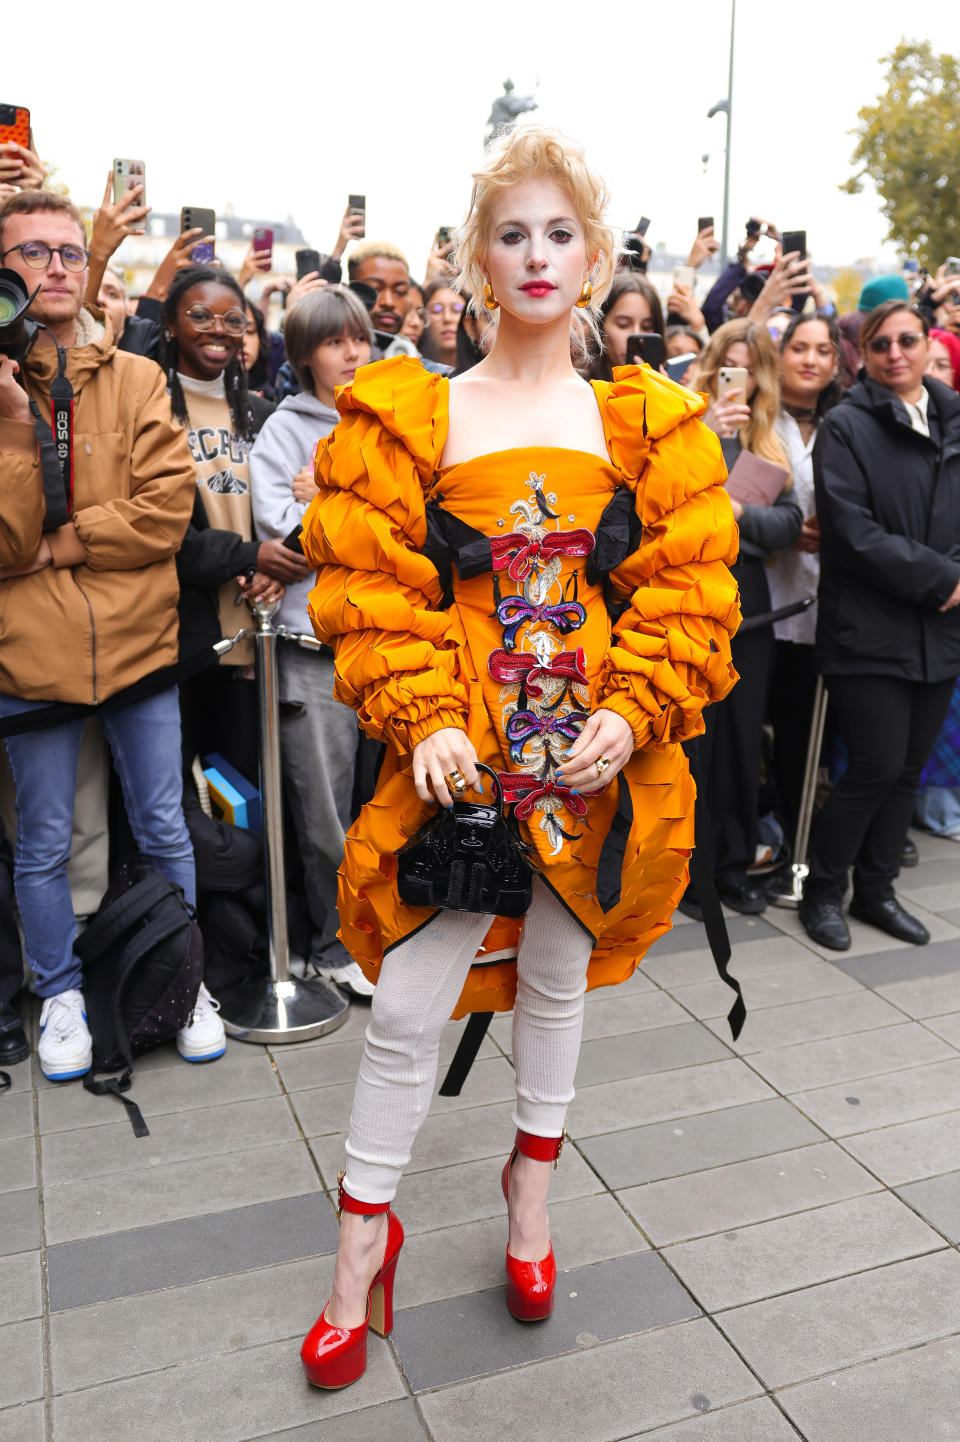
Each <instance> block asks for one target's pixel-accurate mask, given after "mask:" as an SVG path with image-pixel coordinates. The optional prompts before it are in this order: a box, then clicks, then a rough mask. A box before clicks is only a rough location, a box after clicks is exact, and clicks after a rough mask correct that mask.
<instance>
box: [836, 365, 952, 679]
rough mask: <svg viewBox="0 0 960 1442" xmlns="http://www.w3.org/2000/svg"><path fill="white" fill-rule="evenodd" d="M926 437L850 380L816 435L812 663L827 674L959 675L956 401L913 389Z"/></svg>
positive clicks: (892, 404) (880, 389) (933, 389)
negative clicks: (923, 406)
mask: <svg viewBox="0 0 960 1442" xmlns="http://www.w3.org/2000/svg"><path fill="white" fill-rule="evenodd" d="M924 385H925V386H926V389H927V392H928V395H929V402H928V411H927V416H928V420H929V424H930V438H929V439H928V438H927V437H926V436H924V435H922V434H921V433H920V432H919V431H915V430H914V429H913V427H912V426H911V424H910V417H909V414H908V412H907V409H906V407H905V406H904V404H903V402H902V401H900V400H899V399H898V398H897V396H896V395H895V394H894V393H893V391H891V390H888V389H887V387H886V386H882V385H879V384H877V382H876V381H871V380H868V379H865V380H861V381H858V382H857V384H856V385H854V386H852V387H851V389H850V390H849V391H848V392H847V393H846V395H845V396H844V398H843V400H842V401H841V402H840V404H839V405H838V406H836V407H835V408H834V409H833V410H832V411H831V412H830V414H829V415H828V416H827V417H826V419H825V420H824V422H823V424H822V425H821V426H820V430H819V433H818V435H817V443H816V446H815V447H814V452H813V470H814V483H815V486H816V493H817V516H818V518H819V521H820V532H821V549H820V612H819V619H818V623H817V661H818V664H819V668H820V670H821V671H822V672H823V673H824V674H825V675H827V676H830V675H839V674H842V675H861V676H862V675H881V676H899V677H902V678H903V679H904V680H907V681H945V680H947V679H948V678H949V677H951V676H957V675H960V607H954V608H953V609H952V610H950V611H947V612H941V611H940V609H939V608H940V607H941V606H942V605H943V603H944V602H945V601H946V600H947V599H948V598H949V597H950V596H951V595H952V593H953V591H954V589H955V587H956V585H957V583H958V582H960V397H958V396H957V394H956V393H955V392H954V391H953V390H951V389H950V387H949V386H945V385H943V384H942V383H941V382H940V381H938V380H933V379H931V378H930V377H927V378H926V379H925V381H924Z"/></svg>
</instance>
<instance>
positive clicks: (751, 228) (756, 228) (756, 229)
mask: <svg viewBox="0 0 960 1442" xmlns="http://www.w3.org/2000/svg"><path fill="white" fill-rule="evenodd" d="M760 230H761V222H760V221H759V220H753V219H750V220H748V221H747V235H748V236H754V235H759V234H760Z"/></svg>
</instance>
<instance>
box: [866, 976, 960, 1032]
mask: <svg viewBox="0 0 960 1442" xmlns="http://www.w3.org/2000/svg"><path fill="white" fill-rule="evenodd" d="M879 990H880V995H881V996H883V997H885V998H886V999H887V1000H888V1001H889V1002H890V1003H891V1004H892V1005H893V1006H898V1007H899V1008H900V1010H901V1011H904V1012H906V1014H907V1016H912V1017H916V1018H918V1019H919V1020H923V1019H924V1018H925V1017H934V1016H942V1015H943V1014H944V1013H945V1012H954V1011H958V1010H960V975H958V974H957V973H956V972H947V973H945V974H943V975H941V976H917V977H915V978H914V979H913V980H909V981H894V982H891V983H890V985H889V986H883V987H880V989H879Z"/></svg>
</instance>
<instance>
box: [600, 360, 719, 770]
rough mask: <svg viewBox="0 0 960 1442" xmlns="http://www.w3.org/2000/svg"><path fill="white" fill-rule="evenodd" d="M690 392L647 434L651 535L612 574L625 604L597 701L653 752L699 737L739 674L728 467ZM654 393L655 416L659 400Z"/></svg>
mask: <svg viewBox="0 0 960 1442" xmlns="http://www.w3.org/2000/svg"><path fill="white" fill-rule="evenodd" d="M656 382H657V385H658V386H659V384H660V378H659V377H657V378H656ZM665 384H667V385H669V382H667V383H665ZM683 396H684V397H685V398H686V399H687V400H688V401H690V402H693V406H692V407H690V408H688V409H687V410H686V412H684V413H682V418H681V419H679V421H678V422H677V423H676V424H669V425H668V426H664V425H663V422H662V420H661V428H660V429H661V433H660V434H657V433H656V431H657V427H656V425H655V424H652V425H651V427H650V429H649V430H648V431H647V434H646V437H645V442H644V446H643V452H644V461H643V464H642V468H641V469H640V473H639V475H638V477H637V480H636V507H637V514H638V515H639V517H640V520H641V522H642V526H643V531H642V536H641V541H640V545H639V547H638V548H637V549H636V550H635V551H634V552H633V553H632V554H631V555H630V556H628V557H627V559H626V560H625V561H624V562H623V563H622V564H621V565H620V566H618V567H617V568H616V570H614V571H613V572H611V581H612V582H613V586H614V589H615V592H616V594H617V595H618V596H619V597H620V598H621V599H622V600H624V601H626V602H627V606H626V610H625V611H624V612H623V614H622V615H621V616H620V617H619V619H618V620H617V622H616V624H615V625H614V627H613V636H612V640H611V646H610V649H609V651H608V652H607V655H606V657H605V658H604V661H603V665H602V668H601V671H600V675H599V677H598V680H597V685H596V694H595V699H594V705H595V706H602V707H605V708H607V709H609V710H611V711H616V712H618V713H619V714H620V715H621V716H623V717H624V718H625V720H627V721H628V722H629V723H630V726H631V728H632V729H633V734H634V737H635V741H636V745H637V747H638V748H644V749H648V750H650V749H652V750H658V749H661V748H663V747H665V746H668V745H672V744H673V743H675V742H678V741H686V740H688V739H689V738H690V737H693V736H698V735H700V733H701V732H702V731H703V719H702V712H703V709H704V707H705V706H707V705H709V704H710V703H711V702H713V701H719V700H720V699H721V698H722V697H724V696H725V695H726V694H727V692H728V691H729V690H730V689H731V687H732V686H733V685H734V683H735V681H736V679H737V673H736V671H735V670H734V667H733V664H732V662H731V659H730V640H731V637H732V636H733V634H734V632H735V631H736V629H737V626H738V625H739V622H740V609H739V605H738V600H737V586H736V582H735V581H734V579H733V577H732V575H731V574H730V571H729V570H728V566H729V565H731V564H732V562H733V561H734V560H735V559H736V555H737V528H736V525H735V523H734V519H733V510H732V508H731V505H730V500H729V497H728V495H727V492H726V490H725V489H724V481H725V479H726V467H725V466H724V463H723V457H722V455H721V452H720V445H719V442H718V440H717V437H716V436H715V435H714V434H713V432H712V431H710V430H708V429H707V427H706V426H704V425H703V424H702V422H701V421H699V420H697V419H696V418H695V417H696V413H697V411H698V410H700V409H702V406H697V405H696V402H697V398H696V397H694V396H691V395H690V394H689V392H683ZM648 399H649V400H652V401H653V404H652V405H650V406H649V408H648V411H647V415H648V417H649V418H650V419H651V420H653V421H655V420H656V416H657V409H658V407H657V399H658V398H657V397H656V396H654V397H649V398H648ZM659 399H660V400H661V401H662V400H663V399H664V397H662V396H661V397H660V398H659ZM670 399H671V397H670V396H669V395H667V396H666V400H667V401H669V400H670ZM660 409H661V410H664V407H663V406H661V407H660ZM665 409H666V412H667V413H669V409H670V407H669V405H667V406H666V408H665ZM691 410H692V414H691ZM626 479H627V480H628V483H629V475H627V477H626Z"/></svg>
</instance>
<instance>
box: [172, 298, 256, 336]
mask: <svg viewBox="0 0 960 1442" xmlns="http://www.w3.org/2000/svg"><path fill="white" fill-rule="evenodd" d="M187 320H189V321H191V322H192V323H193V328H194V330H200V331H204V330H213V328H214V326H215V325H216V323H217V321H219V322H220V324H221V325H222V326H223V328H224V330H225V331H226V333H227V335H243V334H244V332H245V331H246V329H247V317H246V316H245V315H244V313H243V311H242V310H228V311H227V313H226V315H217V314H216V313H215V312H214V311H212V310H211V309H210V307H209V306H208V305H192V306H191V307H190V309H189V310H188V311H187Z"/></svg>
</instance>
